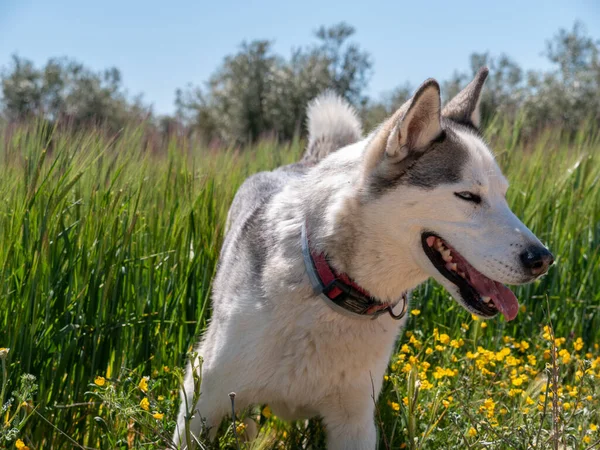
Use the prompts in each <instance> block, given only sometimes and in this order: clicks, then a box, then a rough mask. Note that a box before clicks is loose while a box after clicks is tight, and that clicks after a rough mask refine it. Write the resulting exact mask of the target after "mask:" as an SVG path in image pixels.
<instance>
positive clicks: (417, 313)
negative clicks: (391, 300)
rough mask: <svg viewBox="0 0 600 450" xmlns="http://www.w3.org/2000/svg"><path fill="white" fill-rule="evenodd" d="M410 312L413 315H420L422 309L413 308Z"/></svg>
mask: <svg viewBox="0 0 600 450" xmlns="http://www.w3.org/2000/svg"><path fill="white" fill-rule="evenodd" d="M410 313H411V314H412V315H413V316H418V315H419V314H421V310H420V309H413V310H412V311H411V312H410Z"/></svg>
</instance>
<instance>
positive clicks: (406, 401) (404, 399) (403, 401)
mask: <svg viewBox="0 0 600 450" xmlns="http://www.w3.org/2000/svg"><path fill="white" fill-rule="evenodd" d="M402 403H404V406H408V397H403V398H402Z"/></svg>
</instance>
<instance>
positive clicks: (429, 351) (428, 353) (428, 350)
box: [425, 347, 433, 355]
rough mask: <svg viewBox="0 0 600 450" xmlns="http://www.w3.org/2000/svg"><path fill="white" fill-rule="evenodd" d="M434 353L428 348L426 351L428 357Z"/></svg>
mask: <svg viewBox="0 0 600 450" xmlns="http://www.w3.org/2000/svg"><path fill="white" fill-rule="evenodd" d="M432 353H433V349H432V348H431V347H427V348H426V349H425V354H426V355H431V354H432Z"/></svg>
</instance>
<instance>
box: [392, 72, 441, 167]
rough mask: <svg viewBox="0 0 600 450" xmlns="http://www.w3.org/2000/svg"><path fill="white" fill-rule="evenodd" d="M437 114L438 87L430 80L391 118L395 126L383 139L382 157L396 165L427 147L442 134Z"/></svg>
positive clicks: (439, 105) (439, 108)
mask: <svg viewBox="0 0 600 450" xmlns="http://www.w3.org/2000/svg"><path fill="white" fill-rule="evenodd" d="M440 110H441V100H440V85H439V84H438V83H437V81H435V80H434V79H431V78H430V79H429V80H426V81H425V82H424V83H423V84H422V85H421V86H420V87H419V89H417V92H416V93H415V95H414V96H413V98H412V99H411V100H409V101H408V102H406V104H404V105H403V106H402V107H401V108H400V109H399V110H398V111H397V112H396V114H394V117H392V121H393V122H395V123H393V128H392V130H391V133H390V134H389V136H388V138H387V143H386V146H385V156H386V157H387V158H391V159H393V160H394V161H400V160H402V159H404V158H406V157H407V156H408V155H409V153H410V152H413V151H418V150H420V149H423V148H425V147H427V146H428V145H429V144H430V143H431V142H432V141H434V140H435V139H436V138H437V137H438V136H439V135H440V134H441V132H442V126H441V123H440V120H441V119H440ZM404 111H406V112H404ZM394 119H395V120H394Z"/></svg>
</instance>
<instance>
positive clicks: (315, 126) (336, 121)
mask: <svg viewBox="0 0 600 450" xmlns="http://www.w3.org/2000/svg"><path fill="white" fill-rule="evenodd" d="M307 128H308V145H307V147H306V150H305V152H304V155H303V156H302V159H301V160H300V161H299V162H297V163H294V164H290V165H288V166H283V167H280V168H278V169H276V170H274V171H272V172H260V173H257V174H255V175H252V176H251V177H249V178H248V179H246V181H244V183H243V184H242V185H241V186H240V188H239V190H238V191H237V193H236V195H235V198H234V199H233V203H232V204H231V208H230V209H229V213H228V216H227V228H226V229H227V233H229V231H230V230H232V229H235V228H236V225H237V227H238V228H239V227H243V224H244V223H245V222H246V221H247V220H248V218H249V217H250V216H251V215H252V212H253V211H254V210H255V209H256V208H258V207H259V206H260V205H261V204H263V203H264V202H266V201H268V200H269V199H270V198H271V196H272V195H273V194H274V193H276V192H279V191H280V190H281V189H282V188H283V186H285V185H286V184H287V182H288V181H290V179H292V178H296V177H299V176H302V175H304V173H306V171H307V170H308V169H310V168H311V167H312V166H314V165H315V164H317V163H318V162H319V161H321V160H322V159H324V158H325V157H327V156H328V155H329V154H331V153H333V152H335V151H336V150H338V149H340V148H342V147H345V146H347V145H350V144H353V143H355V142H358V141H359V140H360V139H361V137H362V127H361V124H360V121H359V119H358V116H357V114H356V110H355V109H354V108H353V107H352V106H351V105H350V104H349V103H348V102H347V101H346V100H344V99H343V98H341V97H340V96H338V95H337V94H335V93H334V92H332V91H327V92H325V93H323V94H321V95H320V96H318V97H317V98H315V99H314V100H313V101H312V102H310V103H309V105H308V109H307Z"/></svg>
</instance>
